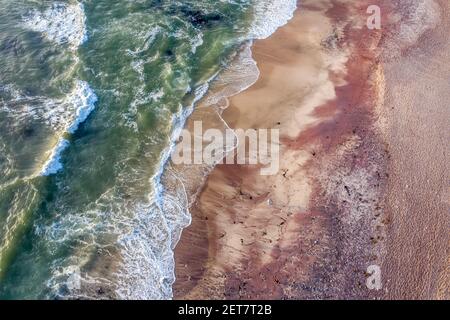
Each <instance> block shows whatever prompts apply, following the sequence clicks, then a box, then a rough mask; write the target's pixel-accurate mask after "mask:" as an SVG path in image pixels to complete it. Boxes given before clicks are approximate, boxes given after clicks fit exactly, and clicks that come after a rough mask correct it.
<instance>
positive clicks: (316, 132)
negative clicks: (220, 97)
mask: <svg viewBox="0 0 450 320" xmlns="http://www.w3.org/2000/svg"><path fill="white" fill-rule="evenodd" d="M375 2H379V5H380V7H381V8H382V12H383V17H386V18H388V21H389V25H388V26H387V27H386V28H384V29H382V30H369V29H367V28H366V27H365V26H366V19H367V16H368V15H367V13H366V9H367V7H368V6H369V5H371V4H374V3H373V1H371V2H370V3H369V2H367V3H366V2H365V1H344V0H341V1H337V0H321V1H317V0H314V1H313V0H303V1H301V5H299V10H298V11H297V12H296V13H295V16H294V18H293V19H292V20H291V21H290V22H289V23H288V24H287V25H286V26H284V27H282V28H280V29H278V31H277V32H276V33H274V34H273V35H272V36H271V37H270V38H268V39H265V40H260V41H256V42H255V44H254V46H253V48H252V51H253V57H254V59H255V60H256V61H257V63H258V68H259V69H260V77H259V79H258V81H257V82H256V83H255V84H254V85H253V86H251V87H250V88H249V89H247V90H245V91H243V92H241V93H239V94H238V95H236V96H234V97H232V98H230V99H228V107H227V108H226V109H225V110H224V111H223V113H222V117H223V120H224V121H225V123H226V124H227V125H229V126H230V127H231V128H234V129H237V128H240V129H250V128H252V129H258V128H277V129H279V130H280V134H281V146H280V148H281V149H280V150H281V152H280V154H281V155H280V170H279V172H278V173H277V174H276V175H273V176H262V175H260V171H259V169H260V168H259V167H258V166H252V165H218V166H216V167H215V168H214V169H213V168H208V167H205V166H197V167H195V168H190V169H189V171H190V175H189V177H186V175H184V176H185V177H186V178H185V179H184V180H183V182H184V183H185V186H186V190H187V194H188V196H189V200H190V211H191V215H192V224H191V226H189V227H188V228H187V229H185V230H184V232H183V234H182V236H181V240H180V242H179V244H178V245H177V247H176V250H175V259H176V270H175V271H176V278H177V281H176V282H175V284H174V296H175V298H177V299H244V298H245V299H320V298H321V299H341V298H345V299H351V298H409V297H412V298H414V297H429V298H435V297H445V296H446V295H447V297H448V278H446V276H445V274H446V273H445V272H444V271H445V270H444V269H445V267H447V271H448V233H447V232H446V230H448V221H449V220H448V204H449V202H448V201H447V202H445V201H440V202H436V201H433V203H430V201H429V195H427V194H425V193H424V192H423V188H422V187H419V182H420V181H416V182H415V183H417V185H416V184H413V183H411V184H410V185H411V189H409V190H411V191H410V192H411V194H409V196H414V197H415V198H416V199H417V201H418V202H420V205H417V206H414V210H409V209H411V207H412V206H413V202H409V204H408V205H403V204H402V205H401V206H400V207H395V204H396V203H398V202H396V201H399V200H400V201H401V200H402V196H403V194H404V191H402V192H400V193H399V192H398V191H399V190H404V181H405V180H403V179H407V178H408V177H409V178H408V179H410V177H411V173H413V172H414V173H415V172H417V170H418V168H420V169H421V170H424V171H423V172H424V174H423V178H424V179H427V178H428V179H432V180H430V182H429V183H430V185H432V186H434V187H435V188H428V190H429V192H437V193H439V191H441V193H440V194H439V196H440V197H445V196H447V197H448V194H445V193H442V192H443V191H445V190H444V189H445V188H444V186H445V183H446V182H447V183H448V181H450V180H449V179H448V176H447V177H444V172H447V174H448V167H447V170H446V171H444V169H445V165H446V164H445V162H442V161H443V160H444V158H445V157H446V158H447V159H448V154H446V153H445V150H443V151H442V150H440V151H441V155H442V156H439V157H433V156H432V155H430V156H429V157H430V158H433V159H432V160H433V161H432V162H429V161H427V162H424V161H425V160H430V159H426V158H423V157H421V156H420V153H417V155H416V157H411V156H409V157H408V154H409V153H405V152H404V151H405V148H406V150H409V151H411V150H419V149H418V148H424V149H422V150H424V152H427V151H428V152H431V151H436V152H438V151H439V150H427V148H430V147H432V146H433V145H434V147H435V148H436V149H439V147H441V149H442V148H445V146H447V147H448V144H445V141H448V140H445V139H444V138H445V137H444V136H442V135H443V133H444V132H446V131H445V128H446V127H447V129H448V119H449V117H448V112H449V110H448V108H445V106H444V105H443V104H442V103H440V102H442V101H445V99H444V100H439V101H437V103H436V104H434V106H435V107H436V110H438V111H436V112H435V113H433V115H430V114H431V113H430V114H427V115H424V116H423V117H424V118H423V119H417V117H418V114H417V113H420V112H419V110H414V109H410V108H402V104H405V103H407V102H408V100H405V97H410V98H412V99H414V98H415V97H416V96H418V95H419V96H420V97H421V98H423V99H425V100H427V99H429V98H427V96H426V94H428V95H429V96H432V97H435V94H437V95H436V97H439V93H441V94H447V95H448V94H449V89H448V77H447V78H445V76H446V74H445V70H446V69H445V68H447V69H448V57H447V56H445V54H446V53H445V54H444V53H442V52H441V53H440V54H436V58H434V59H433V56H427V58H429V59H430V61H431V64H432V65H433V66H434V68H435V69H434V72H435V74H436V76H435V77H431V76H427V77H426V80H427V81H433V79H434V80H436V78H437V79H438V80H441V83H442V85H441V86H436V89H435V90H438V91H437V92H435V91H428V92H427V93H426V94H425V93H423V90H422V91H419V92H418V91H415V90H417V88H415V87H414V86H412V85H410V86H409V85H407V82H406V80H408V81H409V83H411V82H414V84H415V85H419V84H422V85H424V84H425V82H420V81H417V78H415V77H413V75H411V74H409V73H405V74H401V73H398V72H397V71H396V69H395V68H398V69H399V70H405V69H404V68H405V63H407V61H409V60H406V58H404V57H403V55H404V54H405V53H404V52H403V50H404V48H396V49H398V51H399V52H398V53H396V54H389V55H388V52H389V53H392V52H393V50H392V49H391V50H389V51H383V48H387V47H389V46H390V45H392V43H397V44H398V43H399V42H395V39H394V38H393V37H394V33H391V31H392V30H395V28H396V26H397V25H396V23H397V24H398V23H399V21H398V19H397V18H398V17H397V16H396V15H395V14H396V13H399V12H400V11H396V10H400V9H399V8H396V7H395V6H394V5H392V3H391V2H387V1H386V2H383V1H375ZM447 9H448V8H447ZM445 12H448V10H447V11H445ZM447 21H448V19H447ZM444 27H445V26H444ZM444 27H442V28H444ZM442 30H445V29H441V31H440V32H442ZM447 30H448V29H447ZM428 32H434V31H428ZM436 32H437V31H436ZM438 36H439V38H438ZM439 39H440V41H441V42H440V45H443V46H444V45H448V42H447V43H444V42H442V41H443V39H445V37H444V38H442V34H437V33H436V41H438V40H439ZM392 41H394V42H392ZM419 41H420V39H416V40H415V42H414V44H413V45H416V43H418V42H419ZM405 47H411V44H405ZM405 50H406V49H405ZM447 52H448V50H447ZM414 61H417V60H412V62H411V63H413V62H414ZM421 61H423V59H422V60H421ZM388 69H389V70H388ZM404 72H406V71H404ZM442 72H444V73H443V74H442ZM399 79H400V80H405V79H406V80H405V82H404V86H402V87H397V86H399V84H400V83H401V82H400V81H399ZM445 79H447V82H445ZM446 85H447V87H446ZM406 87H407V88H406ZM439 90H440V91H439ZM396 94H397V95H396ZM436 99H437V98H436ZM425 100H424V101H425ZM419 101H420V100H415V102H417V108H419ZM396 107H398V108H399V109H400V110H399V111H397V109H398V108H396ZM392 108H394V109H392ZM422 109H423V108H422ZM405 110H406V111H405ZM405 112H406V113H405ZM422 113H423V112H422ZM195 119H201V120H203V122H204V123H205V122H207V123H208V125H209V126H211V127H219V128H222V129H223V128H224V127H226V124H225V123H223V122H222V119H221V118H220V117H219V116H218V113H217V109H214V108H209V109H208V108H203V110H202V111H201V112H198V111H197V112H194V115H193V117H191V118H190V119H189V123H188V128H189V127H191V126H192V123H193V121H194V120H195ZM410 119H415V120H416V122H417V121H419V120H420V123H421V124H423V128H424V129H423V130H425V129H427V130H429V131H430V130H431V131H432V132H434V135H433V134H431V135H430V134H429V135H428V137H427V139H429V140H427V141H428V142H426V143H424V141H422V140H420V139H416V138H414V135H412V134H411V132H410V131H411V129H412V128H416V127H417V123H414V121H412V122H411V121H410ZM422 121H423V123H422ZM405 135H406V136H408V137H411V138H410V139H405V138H404V137H405ZM444 140H445V141H444ZM419 145H420V147H419ZM430 161H431V160H430ZM447 166H448V165H447ZM178 169H180V168H178ZM174 170H175V171H177V168H174ZM427 170H428V171H429V172H428V171H427ZM208 173H209V175H207V174H208ZM433 173H435V174H434V175H433ZM429 175H430V176H429ZM443 188H444V189H443ZM447 188H448V186H447ZM441 189H442V190H441ZM447 192H448V189H447ZM437 193H436V194H437ZM426 197H428V199H427V198H426ZM445 206H446V207H445ZM399 208H400V209H399ZM425 208H426V209H427V210H428V212H430V214H429V215H427V216H426V217H427V218H424V209H425ZM430 210H431V211H430ZM406 211H408V212H413V214H411V215H410V216H408V217H405V216H404V213H405V212H406ZM402 212H403V214H402ZM429 223H430V224H429ZM412 235H415V236H416V238H414V239H418V240H411V239H412ZM431 240H433V241H434V243H435V246H434V247H433V246H430V245H429V243H426V242H427V241H431ZM417 245H419V246H420V247H419V248H418V247H417ZM405 247H406V249H405ZM411 250H414V251H415V252H417V256H416V257H415V259H411V258H410V255H411V252H410V251H411ZM429 257H431V258H429ZM405 258H410V259H409V260H407V261H408V263H405V262H404V259H405ZM418 260H420V261H421V262H417V261H418ZM432 264H433V265H432ZM370 265H380V266H382V273H383V290H380V291H373V290H368V289H367V287H366V285H365V282H366V278H367V276H368V274H367V272H366V271H367V267H368V266H370ZM424 266H426V267H427V268H428V269H430V270H431V269H432V268H435V269H433V270H432V271H430V272H426V271H423V270H427V268H424ZM422 273H423V274H426V275H427V277H426V278H423V277H421V274H422ZM447 276H448V273H447ZM419 278H420V279H419ZM427 286H428V287H427ZM419 287H420V288H421V289H420V290H419V289H418V288H419ZM422 288H426V289H425V290H423V289H422ZM446 290H447V293H445V292H446ZM418 292H422V293H418Z"/></svg>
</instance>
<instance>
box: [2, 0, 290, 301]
mask: <svg viewBox="0 0 450 320" xmlns="http://www.w3.org/2000/svg"><path fill="white" fill-rule="evenodd" d="M293 6H294V7H295V1H291V0H284V1H263V0H261V1H258V0H254V1H253V0H228V1H217V0H196V1H195V0H182V1H181V0H180V1H164V0H153V1H151V0H141V1H139V0H128V1H126V0H86V1H58V2H55V1H44V0H41V1H32V0H0V298H1V299H21V298H26V299H33V298H39V299H46V298H50V299H51V298H136V299H150V298H151V299H166V298H171V296H172V289H171V285H172V283H173V281H174V275H173V251H172V250H173V247H174V245H175V242H176V238H177V235H178V234H179V231H180V230H181V229H182V228H183V227H185V226H187V224H188V223H189V219H190V218H189V213H188V212H187V211H186V207H185V205H184V203H183V200H182V199H178V198H177V197H176V196H170V195H166V194H165V193H164V189H163V188H162V187H161V185H160V184H159V174H160V172H161V170H162V168H163V165H164V162H165V159H166V158H167V154H168V152H169V149H168V147H169V146H170V142H171V138H172V133H173V131H174V129H175V128H176V127H179V126H182V125H183V123H184V120H185V118H186V116H188V115H189V113H190V111H191V110H192V108H193V107H194V106H195V102H196V101H197V100H198V99H200V98H201V96H202V95H203V94H204V93H205V92H206V89H207V84H208V81H209V80H210V79H212V78H213V77H214V76H215V75H217V74H218V73H220V70H221V69H222V68H223V67H224V66H225V65H227V63H229V60H230V57H231V56H232V55H233V53H234V52H235V51H236V50H237V49H238V48H239V46H240V45H242V43H243V42H244V41H248V40H251V39H254V38H258V37H266V36H268V35H269V34H270V33H271V32H273V31H274V29H275V28H276V27H277V26H278V25H280V24H282V23H284V22H285V20H286V19H288V18H289V16H290V15H291V14H292V8H293Z"/></svg>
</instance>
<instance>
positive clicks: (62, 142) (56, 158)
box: [41, 138, 69, 176]
mask: <svg viewBox="0 0 450 320" xmlns="http://www.w3.org/2000/svg"><path fill="white" fill-rule="evenodd" d="M68 146H69V141H67V140H66V139H63V138H61V139H59V141H58V143H57V144H56V146H55V147H54V148H53V150H51V151H50V154H49V157H48V160H47V162H46V163H45V164H44V167H43V168H42V171H41V175H42V176H49V175H52V174H55V173H57V172H58V171H59V170H61V169H62V164H61V153H62V152H63V151H64V150H65V149H66V148H67V147H68Z"/></svg>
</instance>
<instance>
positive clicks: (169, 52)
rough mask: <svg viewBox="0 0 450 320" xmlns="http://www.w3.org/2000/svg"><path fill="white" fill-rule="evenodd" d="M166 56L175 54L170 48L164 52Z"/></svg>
mask: <svg viewBox="0 0 450 320" xmlns="http://www.w3.org/2000/svg"><path fill="white" fill-rule="evenodd" d="M165 54H166V56H168V57H173V55H174V54H175V53H174V52H173V51H172V50H171V49H167V50H166V52H165Z"/></svg>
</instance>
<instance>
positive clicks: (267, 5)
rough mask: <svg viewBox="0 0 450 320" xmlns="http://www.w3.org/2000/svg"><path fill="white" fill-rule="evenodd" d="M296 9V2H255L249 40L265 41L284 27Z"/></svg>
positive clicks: (259, 0) (269, 0) (291, 0)
mask: <svg viewBox="0 0 450 320" xmlns="http://www.w3.org/2000/svg"><path fill="white" fill-rule="evenodd" d="M296 9H297V0H258V1H255V9H254V12H255V18H254V19H255V20H254V22H253V24H252V26H251V28H250V32H249V37H250V38H251V39H265V38H267V37H269V36H270V35H271V34H272V33H274V32H275V30H277V29H278V28H279V27H280V26H283V25H285V24H286V23H287V22H288V21H289V20H290V19H291V18H292V17H293V14H294V11H295V10H296Z"/></svg>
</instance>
